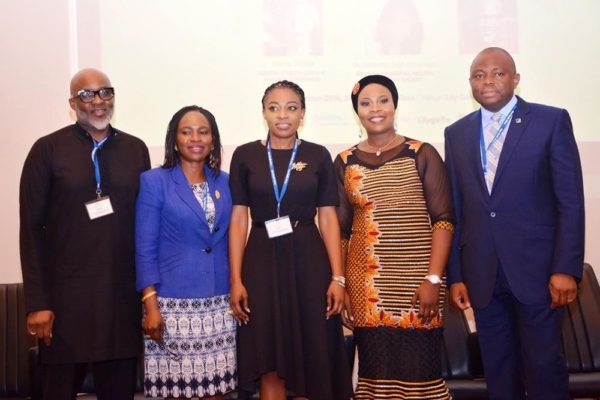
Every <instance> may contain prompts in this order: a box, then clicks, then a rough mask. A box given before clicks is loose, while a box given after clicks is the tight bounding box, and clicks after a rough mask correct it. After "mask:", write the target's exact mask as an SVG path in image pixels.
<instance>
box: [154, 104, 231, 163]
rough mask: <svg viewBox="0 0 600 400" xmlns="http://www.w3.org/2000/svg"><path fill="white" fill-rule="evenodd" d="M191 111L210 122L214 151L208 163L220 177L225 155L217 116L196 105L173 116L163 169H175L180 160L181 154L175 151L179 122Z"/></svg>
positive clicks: (168, 132) (168, 133)
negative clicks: (222, 159) (222, 158)
mask: <svg viewBox="0 0 600 400" xmlns="http://www.w3.org/2000/svg"><path fill="white" fill-rule="evenodd" d="M190 111H198V112H199V113H200V114H202V115H204V116H205V117H206V119H207V120H208V124H209V125H210V130H211V132H212V144H213V149H212V150H211V152H210V153H209V155H208V160H207V162H208V165H209V166H210V167H211V168H212V169H213V170H214V171H215V175H219V173H220V172H221V154H222V153H223V148H222V147H221V136H220V135H219V127H218V126H217V121H216V120H215V116H214V115H212V113H211V112H210V111H208V110H205V109H204V108H202V107H198V106H196V105H193V106H186V107H183V108H182V109H181V110H179V111H177V112H176V113H175V115H173V118H171V121H170V122H169V126H168V127H167V137H166V138H165V160H164V162H163V165H162V167H163V168H173V167H174V166H175V164H177V161H178V160H179V153H178V152H177V150H175V138H176V137H177V128H178V127H179V122H180V121H181V119H182V118H183V116H184V115H185V114H187V113H189V112H190Z"/></svg>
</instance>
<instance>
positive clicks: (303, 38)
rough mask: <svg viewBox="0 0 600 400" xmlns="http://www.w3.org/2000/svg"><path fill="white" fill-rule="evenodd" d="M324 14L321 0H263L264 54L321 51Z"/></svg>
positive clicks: (319, 52) (307, 54)
mask: <svg viewBox="0 0 600 400" xmlns="http://www.w3.org/2000/svg"><path fill="white" fill-rule="evenodd" d="M322 14H323V13H322V4H321V0H304V1H293V0H264V1H263V35H264V36H263V52H264V55H266V56H315V55H322V54H323V18H322Z"/></svg>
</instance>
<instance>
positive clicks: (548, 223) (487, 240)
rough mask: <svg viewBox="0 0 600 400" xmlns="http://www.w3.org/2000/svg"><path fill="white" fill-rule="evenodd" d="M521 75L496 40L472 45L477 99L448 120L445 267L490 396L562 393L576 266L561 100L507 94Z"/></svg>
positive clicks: (578, 252) (580, 239)
mask: <svg viewBox="0 0 600 400" xmlns="http://www.w3.org/2000/svg"><path fill="white" fill-rule="evenodd" d="M519 80H520V75H519V74H518V73H517V72H516V67H515V63H514V60H513V59H512V57H511V56H510V54H509V53H508V52H506V51H505V50H503V49H500V48H495V47H492V48H487V49H485V50H483V51H481V52H480V53H479V54H478V55H477V56H476V57H475V59H474V60H473V63H472V64H471V73H470V78H469V82H470V84H471V89H472V92H473V97H474V98H475V100H476V101H477V102H478V103H479V104H480V105H481V110H477V111H475V112H473V113H471V114H469V115H467V116H466V117H464V118H462V119H460V120H458V121H457V122H455V123H454V124H452V125H450V126H449V127H447V128H446V131H445V140H446V165H447V168H448V172H449V176H450V179H451V183H452V190H453V196H454V202H455V208H456V218H457V225H456V234H455V239H454V245H453V249H452V255H451V257H450V261H449V265H448V269H447V274H448V282H449V284H450V285H451V287H450V292H451V298H452V301H453V302H454V303H455V304H456V305H457V306H458V307H459V308H461V309H463V310H464V309H466V308H468V307H471V306H473V310H474V313H475V320H476V323H477V330H478V335H479V342H480V346H481V352H482V357H483V365H484V370H485V376H486V382H487V386H488V390H489V391H490V394H491V398H492V399H507V400H515V399H525V398H527V399H544V400H550V399H561V400H562V399H568V398H569V387H568V371H567V367H566V364H565V361H564V359H563V356H562V351H561V321H562V313H563V306H565V305H567V304H568V303H570V302H572V301H573V300H574V299H575V298H576V297H577V281H578V280H579V279H580V277H581V274H582V268H583V253H584V201H583V183H582V174H581V164H580V161H579V154H578V151H577V144H576V142H575V138H574V136H573V128H572V125H571V120H570V117H569V114H568V112H567V111H566V110H562V109H558V108H554V107H549V106H545V105H540V104H533V103H527V102H526V101H524V100H523V99H521V98H520V97H517V96H515V94H514V91H515V88H516V87H517V85H518V84H519Z"/></svg>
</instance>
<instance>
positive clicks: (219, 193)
mask: <svg viewBox="0 0 600 400" xmlns="http://www.w3.org/2000/svg"><path fill="white" fill-rule="evenodd" d="M215 197H216V198H217V200H219V199H220V198H221V192H219V191H218V190H215Z"/></svg>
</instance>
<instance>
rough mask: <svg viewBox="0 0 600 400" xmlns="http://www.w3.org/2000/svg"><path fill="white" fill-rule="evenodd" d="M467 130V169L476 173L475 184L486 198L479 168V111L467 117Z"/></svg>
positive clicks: (485, 189)
mask: <svg viewBox="0 0 600 400" xmlns="http://www.w3.org/2000/svg"><path fill="white" fill-rule="evenodd" d="M468 118H469V119H468V122H467V128H466V132H465V139H466V140H465V150H466V151H465V155H466V157H467V159H468V162H469V169H470V170H471V171H476V174H475V175H476V178H477V184H478V185H479V188H480V190H482V191H483V192H484V193H485V194H486V196H489V193H488V189H487V186H486V184H485V176H484V175H483V167H482V166H481V147H480V143H481V142H480V140H481V138H480V136H481V110H479V111H477V112H474V113H472V114H471V115H470V116H469V117H468Z"/></svg>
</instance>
